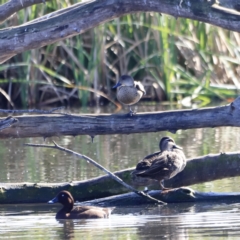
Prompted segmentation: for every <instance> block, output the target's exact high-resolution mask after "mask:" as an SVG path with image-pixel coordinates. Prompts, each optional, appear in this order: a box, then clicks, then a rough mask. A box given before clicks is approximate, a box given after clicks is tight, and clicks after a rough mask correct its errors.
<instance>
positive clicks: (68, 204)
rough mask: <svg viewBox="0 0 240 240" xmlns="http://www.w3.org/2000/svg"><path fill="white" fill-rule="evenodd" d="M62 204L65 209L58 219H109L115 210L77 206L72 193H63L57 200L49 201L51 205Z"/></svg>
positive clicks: (58, 215) (60, 212) (59, 194)
mask: <svg viewBox="0 0 240 240" xmlns="http://www.w3.org/2000/svg"><path fill="white" fill-rule="evenodd" d="M57 202H59V203H61V204H62V205H63V208H62V209H61V210H59V211H58V213H57V214H56V219H88V218H108V217H109V216H110V215H111V212H112V210H113V209H114V208H101V207H95V206H76V207H73V205H74V199H73V196H72V195H71V193H70V192H68V191H65V190H63V191H61V192H59V193H58V194H57V196H56V197H55V198H53V199H52V200H50V201H48V203H49V204H52V203H57Z"/></svg>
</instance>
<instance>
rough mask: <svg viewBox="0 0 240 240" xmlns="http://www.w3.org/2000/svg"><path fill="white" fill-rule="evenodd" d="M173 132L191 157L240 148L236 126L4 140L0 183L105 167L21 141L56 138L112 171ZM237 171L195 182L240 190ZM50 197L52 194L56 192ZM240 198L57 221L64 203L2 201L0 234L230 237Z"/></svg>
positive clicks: (203, 187) (85, 173) (83, 175)
mask: <svg viewBox="0 0 240 240" xmlns="http://www.w3.org/2000/svg"><path fill="white" fill-rule="evenodd" d="M163 136H171V137H173V138H174V139H175V141H176V142H177V144H178V145H180V146H182V147H183V149H184V152H185V154H186V156H187V157H188V158H191V157H195V156H200V155H205V154H209V153H219V152H231V151H238V150H239V146H240V130H239V128H231V127H224V128H210V129H195V130H186V131H178V132H177V134H175V135H174V134H170V133H168V132H160V133H147V134H132V135H111V136H110V135H106V136H96V137H95V138H94V141H93V143H92V139H91V137H90V136H78V137H75V138H74V137H61V138H59V137H54V138H51V139H47V140H46V141H45V142H44V140H43V139H42V138H29V139H7V140H0V156H1V159H0V182H12V183H13V182H67V181H79V180H84V179H88V178H92V177H96V176H100V175H103V173H102V172H101V171H100V170H98V169H96V168H95V167H94V166H92V165H91V164H89V163H87V162H85V161H84V160H82V159H78V158H76V157H74V156H72V155H68V154H65V153H63V152H60V151H57V150H53V149H42V148H41V149H40V148H39V149H36V148H30V147H24V146H23V143H47V144H48V143H49V144H50V143H51V140H55V141H56V142H57V143H58V144H60V145H62V146H64V147H67V148H69V149H72V150H74V151H77V152H80V153H82V154H85V155H87V156H89V157H91V158H93V159H94V160H96V161H98V162H99V163H100V164H102V165H103V166H104V167H106V168H108V169H110V170H111V171H117V170H121V169H125V168H129V167H133V166H134V165H136V163H137V162H138V161H139V160H140V159H142V157H144V156H145V155H147V154H149V153H152V152H154V151H157V150H158V142H159V139H160V138H161V137H163ZM239 180H240V179H239V177H234V178H228V179H223V180H217V181H214V182H208V183H204V184H197V185H194V186H192V188H193V189H195V190H198V191H203V192H209V191H215V192H240V187H239ZM51 197H52V196H51ZM51 197H50V198H51ZM239 206H240V203H239V204H238V203H235V204H225V203H217V204H216V203H198V204H192V203H191V204H189V203H188V204H186V203H182V204H169V205H167V206H163V207H158V206H154V205H153V206H138V207H137V206H136V207H131V208H117V209H115V210H114V212H113V215H112V216H111V218H110V219H97V220H74V221H69V220H68V221H57V220H56V219H55V217H54V216H55V213H56V211H57V210H58V209H59V207H60V206H59V205H46V204H41V205H40V204H39V205H32V204H27V205H25V204H18V205H15V204H14V205H0V234H1V239H4V238H18V239H80V238H84V239H174V240H175V239H191V238H193V239H213V238H214V239H233V238H236V237H238V236H239V234H240V212H239Z"/></svg>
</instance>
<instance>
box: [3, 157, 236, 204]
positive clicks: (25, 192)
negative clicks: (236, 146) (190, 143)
mask: <svg viewBox="0 0 240 240" xmlns="http://www.w3.org/2000/svg"><path fill="white" fill-rule="evenodd" d="M132 171H133V168H132V169H126V170H122V171H119V172H116V175H117V176H118V177H120V178H121V179H122V180H123V181H124V182H126V183H128V184H130V185H132V186H139V185H145V186H150V188H151V189H159V184H158V182H156V181H154V180H147V179H141V180H140V179H139V178H137V179H136V178H133V177H132V175H131V172H132ZM239 175H240V152H237V153H220V154H215V155H207V156H203V157H198V158H196V159H189V160H188V162H187V166H186V167H185V169H184V170H183V171H182V172H181V173H179V174H178V175H176V176H175V177H174V178H172V179H170V180H168V181H165V183H164V185H165V186H166V187H173V188H174V187H179V186H189V185H192V184H196V183H202V182H206V181H213V180H217V179H222V178H228V177H234V176H239ZM61 190H68V191H70V192H71V193H72V194H73V197H74V199H75V200H77V201H80V202H82V201H87V200H92V199H98V198H103V197H109V196H113V195H117V194H122V193H126V192H128V190H127V189H126V188H125V187H123V186H122V185H121V184H119V183H118V182H116V181H114V180H113V179H112V178H110V177H109V176H101V177H97V178H93V179H90V180H86V181H79V182H68V183H1V184H0V204H7V203H44V202H45V203H46V202H47V201H48V200H50V199H52V198H53V197H54V196H55V195H56V194H57V193H58V192H59V191H61ZM173 193H174V192H172V193H171V195H170V196H169V197H168V198H169V200H168V201H167V202H174V201H175V202H176V201H178V202H179V201H182V202H184V201H189V194H190V193H189V191H185V193H186V196H185V197H181V198H180V197H179V196H180V195H179V194H177V195H174V194H173ZM134 195H135V194H134ZM190 195H191V194H190ZM205 195H208V193H205V194H201V196H205ZM153 197H156V196H155V195H154V196H153ZM157 198H158V197H157ZM166 198H167V197H166V196H164V199H165V200H166ZM175 198H176V199H175ZM199 198H200V197H199V195H198V199H199ZM164 199H162V200H163V201H164ZM174 199H175V200H174ZM187 199H188V200H187ZM204 199H206V197H204ZM160 200H161V199H160ZM128 201H130V200H128ZM137 201H141V202H142V203H147V202H146V200H137ZM129 204H130V202H129Z"/></svg>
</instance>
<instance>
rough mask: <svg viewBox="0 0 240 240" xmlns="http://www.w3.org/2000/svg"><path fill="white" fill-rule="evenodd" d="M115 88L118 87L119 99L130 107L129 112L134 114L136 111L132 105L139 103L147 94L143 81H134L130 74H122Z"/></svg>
mask: <svg viewBox="0 0 240 240" xmlns="http://www.w3.org/2000/svg"><path fill="white" fill-rule="evenodd" d="M113 88H117V99H118V101H119V102H121V103H123V104H125V105H128V106H129V107H130V112H129V114H130V115H131V116H132V115H133V114H134V111H133V110H132V109H131V105H134V104H135V103H137V102H138V101H139V100H140V99H141V97H142V96H143V95H145V94H146V92H145V89H144V87H143V85H142V83H141V82H138V81H134V80H133V78H132V77H131V76H129V75H122V76H121V77H120V79H119V81H118V82H117V84H116V85H115V86H113Z"/></svg>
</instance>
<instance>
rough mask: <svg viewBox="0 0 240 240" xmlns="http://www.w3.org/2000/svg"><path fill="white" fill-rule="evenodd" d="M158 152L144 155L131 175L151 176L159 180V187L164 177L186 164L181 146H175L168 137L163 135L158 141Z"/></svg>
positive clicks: (180, 169) (175, 173)
mask: <svg viewBox="0 0 240 240" xmlns="http://www.w3.org/2000/svg"><path fill="white" fill-rule="evenodd" d="M159 148H160V151H159V152H155V153H153V154H150V155H148V156H146V157H145V158H144V159H142V160H141V161H139V163H138V164H137V166H136V170H134V171H133V172H132V174H133V175H135V176H137V177H143V178H151V179H155V180H158V181H159V184H160V187H161V189H163V190H165V189H167V188H165V187H164V186H163V184H162V181H163V180H164V179H170V178H172V177H174V176H175V175H177V174H178V173H179V172H181V171H182V170H183V169H184V168H185V166H186V157H185V155H184V153H183V151H182V148H181V147H179V146H177V145H176V143H175V142H174V140H173V139H172V138H170V137H163V138H162V139H161V141H160V143H159Z"/></svg>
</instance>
